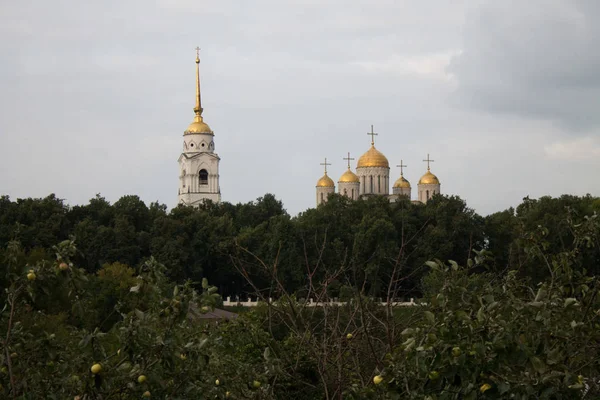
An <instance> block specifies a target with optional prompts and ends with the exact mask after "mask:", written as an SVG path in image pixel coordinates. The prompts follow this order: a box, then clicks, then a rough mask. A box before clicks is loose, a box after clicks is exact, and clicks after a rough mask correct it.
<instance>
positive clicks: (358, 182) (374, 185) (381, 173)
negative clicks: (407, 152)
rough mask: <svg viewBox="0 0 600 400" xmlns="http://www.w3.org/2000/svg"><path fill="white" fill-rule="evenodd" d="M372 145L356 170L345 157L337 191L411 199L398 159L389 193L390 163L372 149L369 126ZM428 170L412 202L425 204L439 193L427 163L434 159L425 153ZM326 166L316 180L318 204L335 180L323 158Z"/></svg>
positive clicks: (408, 184) (373, 147) (373, 142)
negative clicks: (395, 178) (397, 175)
mask: <svg viewBox="0 0 600 400" xmlns="http://www.w3.org/2000/svg"><path fill="white" fill-rule="evenodd" d="M369 135H371V147H370V148H369V150H367V152H366V153H364V154H363V155H362V156H361V157H360V158H359V159H358V162H357V164H356V173H355V172H353V171H352V168H351V166H350V161H351V160H354V159H353V158H350V153H348V157H345V158H344V160H347V161H348V169H347V170H346V171H345V172H344V173H343V174H342V176H341V177H340V179H339V180H338V193H339V194H341V195H343V196H346V197H349V198H351V199H353V200H357V199H358V198H360V197H366V196H385V197H387V198H389V200H390V201H397V200H398V199H399V198H400V197H401V196H402V197H406V198H409V199H411V196H412V193H411V190H412V188H411V185H410V182H409V181H408V180H407V179H406V178H405V177H404V167H406V165H404V164H403V163H402V160H400V165H398V167H400V177H399V178H398V179H397V180H396V181H395V182H394V184H393V186H392V192H391V193H390V163H389V161H388V159H387V158H386V156H384V155H383V153H382V152H380V151H379V150H377V149H376V148H375V140H374V139H375V135H377V134H376V133H375V132H373V126H371V132H369ZM423 161H426V162H427V172H425V174H424V175H423V176H422V177H421V179H420V180H419V183H418V184H417V199H416V200H413V201H414V202H420V203H427V201H428V200H429V199H431V197H433V195H435V194H439V193H440V189H441V184H440V180H439V179H438V177H437V176H435V175H434V174H432V173H431V170H430V163H431V162H432V161H433V160H431V159H430V158H429V154H428V155H427V159H426V160H423ZM321 165H323V166H324V167H325V174H324V175H323V176H322V177H321V178H320V179H319V180H318V181H317V186H316V192H317V206H318V205H320V204H322V203H324V202H326V201H327V197H328V196H329V195H330V194H332V193H335V183H334V182H333V179H331V178H330V177H329V176H328V175H327V166H328V165H331V164H329V163H328V162H327V159H325V162H324V163H321Z"/></svg>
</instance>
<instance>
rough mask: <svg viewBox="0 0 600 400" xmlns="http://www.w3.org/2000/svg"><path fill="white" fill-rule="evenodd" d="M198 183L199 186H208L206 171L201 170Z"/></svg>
mask: <svg viewBox="0 0 600 400" xmlns="http://www.w3.org/2000/svg"><path fill="white" fill-rule="evenodd" d="M198 183H199V184H201V185H208V171H207V170H205V169H201V170H200V172H199V173H198Z"/></svg>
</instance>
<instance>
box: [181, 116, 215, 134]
mask: <svg viewBox="0 0 600 400" xmlns="http://www.w3.org/2000/svg"><path fill="white" fill-rule="evenodd" d="M184 133H185V134H186V135H188V134H190V133H208V134H210V135H213V131H212V130H211V129H210V127H209V126H208V125H207V124H206V122H204V119H203V118H202V116H200V115H197V114H196V116H195V117H194V122H192V123H191V124H190V126H188V128H187V129H186V130H185V132H184Z"/></svg>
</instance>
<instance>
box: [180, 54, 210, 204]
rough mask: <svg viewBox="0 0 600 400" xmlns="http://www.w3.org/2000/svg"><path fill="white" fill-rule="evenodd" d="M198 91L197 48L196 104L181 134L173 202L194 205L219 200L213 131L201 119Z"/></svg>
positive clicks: (197, 58)
mask: <svg viewBox="0 0 600 400" xmlns="http://www.w3.org/2000/svg"><path fill="white" fill-rule="evenodd" d="M203 111H204V109H203V108H202V98H201V92H200V48H198V47H197V48H196V105H195V107H194V120H193V121H192V123H191V124H190V126H188V128H187V129H186V130H185V131H184V132H183V152H182V153H181V155H180V156H179V160H178V162H179V192H178V196H177V197H178V198H177V202H178V204H184V205H188V206H198V205H200V204H201V203H202V202H203V201H204V200H206V199H208V200H211V201H213V202H215V203H218V202H220V201H221V188H220V186H219V161H221V159H220V158H219V156H218V155H217V154H216V153H215V142H214V137H215V134H214V132H213V131H212V130H211V129H210V127H209V126H208V125H207V124H206V123H205V122H204V118H203V117H202V112H203Z"/></svg>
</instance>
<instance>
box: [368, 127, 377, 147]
mask: <svg viewBox="0 0 600 400" xmlns="http://www.w3.org/2000/svg"><path fill="white" fill-rule="evenodd" d="M367 135H371V146H374V145H375V136H377V135H378V134H377V133H375V132H373V125H371V132H367Z"/></svg>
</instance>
